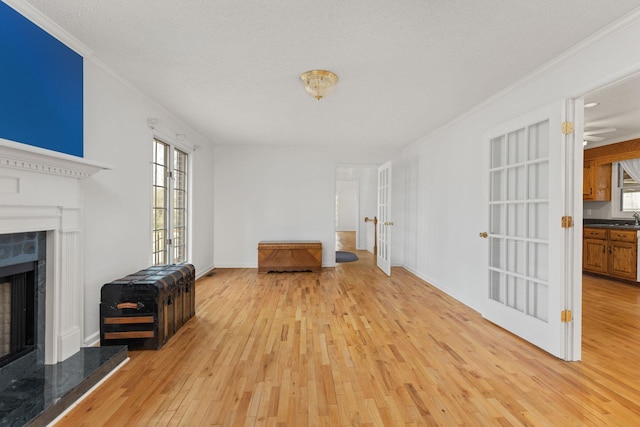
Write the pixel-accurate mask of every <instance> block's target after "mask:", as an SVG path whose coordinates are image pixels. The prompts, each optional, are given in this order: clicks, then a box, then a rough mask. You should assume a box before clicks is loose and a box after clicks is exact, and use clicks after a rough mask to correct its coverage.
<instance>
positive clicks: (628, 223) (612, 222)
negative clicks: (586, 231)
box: [583, 218, 640, 230]
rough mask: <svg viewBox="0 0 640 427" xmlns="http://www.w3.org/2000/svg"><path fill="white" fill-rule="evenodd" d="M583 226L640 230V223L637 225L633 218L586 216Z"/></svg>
mask: <svg viewBox="0 0 640 427" xmlns="http://www.w3.org/2000/svg"><path fill="white" fill-rule="evenodd" d="M583 226H584V227H592V228H613V229H620V230H640V225H635V222H634V220H632V219H631V220H625V219H597V218H585V219H584V221H583Z"/></svg>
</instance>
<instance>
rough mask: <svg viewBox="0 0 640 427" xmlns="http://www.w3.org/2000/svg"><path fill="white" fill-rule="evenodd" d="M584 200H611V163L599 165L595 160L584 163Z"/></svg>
mask: <svg viewBox="0 0 640 427" xmlns="http://www.w3.org/2000/svg"><path fill="white" fill-rule="evenodd" d="M582 199H583V200H587V201H607V200H611V163H605V164H597V163H596V161H595V160H593V159H591V160H585V161H584V168H583V181H582Z"/></svg>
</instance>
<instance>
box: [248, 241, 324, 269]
mask: <svg viewBox="0 0 640 427" xmlns="http://www.w3.org/2000/svg"><path fill="white" fill-rule="evenodd" d="M321 270H322V243H321V242H319V241H295V240H289V241H263V242H260V243H258V273H267V272H269V271H313V272H320V271H321Z"/></svg>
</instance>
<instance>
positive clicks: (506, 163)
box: [483, 101, 573, 359]
mask: <svg viewBox="0 0 640 427" xmlns="http://www.w3.org/2000/svg"><path fill="white" fill-rule="evenodd" d="M565 112H566V105H565V102H564V101H562V102H557V103H555V104H553V105H550V106H547V107H545V108H542V109H540V110H537V111H534V112H531V113H529V114H526V115H524V116H522V117H519V118H517V119H515V120H513V121H511V122H509V123H506V124H504V125H503V126H500V127H499V128H497V129H494V130H492V131H491V132H489V134H488V135H487V140H488V145H489V165H488V166H489V167H488V169H489V174H488V175H489V201H488V207H489V233H488V244H489V250H488V252H489V265H488V275H489V280H488V284H489V286H488V290H487V301H486V304H485V307H484V312H483V316H484V317H485V318H487V319H488V320H490V321H492V322H493V323H496V324H497V325H499V326H501V327H503V328H505V329H507V330H509V331H511V332H513V333H514V334H516V335H518V336H520V337H522V338H524V339H525V340H527V341H529V342H531V343H533V344H535V345H537V346H539V347H540V348H542V349H544V350H546V351H548V352H549V353H551V354H553V355H555V356H557V357H560V358H563V359H565V358H567V347H568V345H567V339H568V336H567V334H568V329H567V328H566V320H567V316H566V314H567V311H566V308H567V306H568V305H569V304H570V301H567V298H566V295H567V286H569V285H570V284H569V283H567V280H566V278H567V271H568V270H570V269H571V265H567V264H570V262H569V263H567V257H566V253H565V252H566V248H567V242H568V241H569V239H570V236H569V233H568V232H567V229H566V225H567V222H566V219H565V220H564V224H563V216H564V215H566V214H565V213H564V211H565V197H566V196H567V195H566V194H565V190H566V188H567V186H566V184H567V182H566V164H565V157H566V155H567V152H568V151H570V150H572V148H571V147H570V145H569V144H570V143H572V142H573V138H571V141H566V139H567V136H566V135H565V134H564V133H563V129H562V125H563V120H564V117H565ZM572 158H573V157H572ZM563 315H564V319H563Z"/></svg>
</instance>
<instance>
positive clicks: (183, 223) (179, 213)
mask: <svg viewBox="0 0 640 427" xmlns="http://www.w3.org/2000/svg"><path fill="white" fill-rule="evenodd" d="M188 166H189V156H188V154H187V153H186V152H184V151H182V150H180V149H178V148H176V147H173V146H172V145H170V144H167V143H165V142H163V141H161V140H159V139H157V138H154V140H153V197H152V211H153V230H152V235H153V236H152V243H153V257H152V263H153V265H165V264H177V263H182V262H187V257H188V253H187V252H188V251H187V248H188V236H189V233H188V218H189V215H188V210H187V208H188V195H189V191H188V185H187V184H188V177H189V175H188V173H189V169H188Z"/></svg>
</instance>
